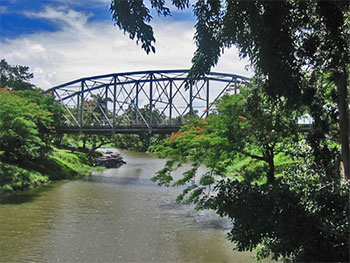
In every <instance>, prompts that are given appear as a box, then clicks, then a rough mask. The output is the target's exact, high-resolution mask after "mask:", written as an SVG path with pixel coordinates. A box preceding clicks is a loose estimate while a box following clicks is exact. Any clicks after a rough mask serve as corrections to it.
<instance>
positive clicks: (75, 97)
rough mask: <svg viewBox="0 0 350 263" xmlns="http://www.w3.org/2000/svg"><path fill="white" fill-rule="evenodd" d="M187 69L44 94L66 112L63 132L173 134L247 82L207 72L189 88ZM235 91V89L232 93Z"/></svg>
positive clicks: (94, 80) (79, 83) (105, 78)
mask: <svg viewBox="0 0 350 263" xmlns="http://www.w3.org/2000/svg"><path fill="white" fill-rule="evenodd" d="M187 75H188V70H163V71H141V72H127V73H115V74H108V75H101V76H94V77H87V78H81V79H78V80H75V81H71V82H68V83H65V84H62V85H59V86H56V87H53V88H51V89H49V90H47V91H46V93H51V94H52V95H53V96H55V98H56V100H58V101H59V102H60V103H61V104H62V105H63V106H64V108H65V109H66V116H65V119H66V120H67V121H66V123H65V125H64V126H62V127H59V130H60V131H62V132H87V133H105V132H113V133H141V132H148V133H171V132H174V131H176V130H178V129H179V127H180V126H181V123H182V122H183V120H184V119H185V116H187V115H194V114H197V115H198V116H200V117H205V116H207V115H208V112H209V111H210V110H211V109H212V107H214V106H213V105H214V104H213V103H214V102H215V101H216V100H217V99H218V98H219V97H220V96H222V95H223V94H225V93H226V92H229V91H230V90H234V91H235V92H236V91H237V90H239V88H241V87H243V86H247V85H248V84H249V79H248V78H246V77H242V76H238V75H234V74H226V73H215V72H212V73H209V74H207V75H205V76H203V77H202V78H200V79H197V80H196V82H195V83H194V84H193V85H189V86H188V87H187V88H185V86H186V84H187V80H188V79H187ZM231 87H234V88H231Z"/></svg>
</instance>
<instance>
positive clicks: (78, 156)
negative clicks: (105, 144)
mask: <svg viewBox="0 0 350 263" xmlns="http://www.w3.org/2000/svg"><path fill="white" fill-rule="evenodd" d="M101 169H104V168H103V167H97V168H96V167H92V166H91V161H90V159H89V157H88V156H87V154H85V153H82V152H76V151H75V152H72V151H70V150H63V149H57V148H54V150H53V152H52V154H51V155H48V156H46V158H44V159H43V160H41V161H40V162H37V163H34V164H30V165H25V166H24V165H19V164H14V163H6V162H0V194H5V193H13V192H15V191H22V190H25V189H28V188H33V187H36V186H38V185H43V184H46V183H48V182H50V181H54V180H63V179H71V178H77V177H79V176H84V175H87V174H89V173H90V172H91V171H93V170H101Z"/></svg>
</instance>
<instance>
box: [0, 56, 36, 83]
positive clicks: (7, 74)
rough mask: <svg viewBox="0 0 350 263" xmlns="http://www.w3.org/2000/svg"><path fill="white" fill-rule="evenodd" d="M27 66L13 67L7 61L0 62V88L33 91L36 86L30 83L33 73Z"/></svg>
mask: <svg viewBox="0 0 350 263" xmlns="http://www.w3.org/2000/svg"><path fill="white" fill-rule="evenodd" d="M28 70H29V67H27V66H11V65H9V64H8V63H7V62H6V60H5V59H2V60H1V61H0V88H5V89H7V90H31V89H33V88H34V87H35V86H34V85H33V84H31V83H30V82H28V81H29V80H30V79H32V78H33V73H29V72H28Z"/></svg>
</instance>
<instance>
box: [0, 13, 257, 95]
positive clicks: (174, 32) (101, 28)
mask: <svg viewBox="0 0 350 263" xmlns="http://www.w3.org/2000/svg"><path fill="white" fill-rule="evenodd" d="M26 15H27V16H31V17H40V18H44V19H49V20H51V21H54V22H55V23H56V24H57V25H59V27H60V30H59V31H56V32H49V33H47V32H46V33H43V32H41V33H36V34H31V35H24V36H20V37H18V38H16V39H10V40H6V41H3V42H1V43H0V57H1V58H5V59H6V60H7V62H8V63H10V64H15V65H26V66H29V67H30V71H32V72H34V79H33V83H34V84H36V85H37V86H38V87H41V88H43V89H48V88H50V87H52V86H55V85H59V84H62V83H64V82H67V81H71V80H74V79H78V78H81V77H87V76H93V75H100V74H107V73H116V72H128V71H138V70H161V69H186V68H189V67H190V66H191V58H192V56H193V53H194V51H195V45H194V44H193V34H194V29H193V25H190V24H188V23H181V22H162V23H157V24H154V25H153V26H154V30H155V34H156V39H157V42H156V49H157V51H156V54H150V55H147V54H146V53H145V52H144V51H143V50H141V47H140V46H137V45H136V44H135V41H134V40H130V39H129V37H128V36H127V35H124V34H123V32H122V31H120V30H119V29H118V28H117V27H115V26H113V22H112V21H106V22H90V21H89V20H88V17H89V15H86V14H84V13H80V12H77V11H74V10H71V9H67V8H63V7H62V8H56V9H54V8H51V7H48V8H46V9H45V11H43V12H39V13H26ZM165 21H166V20H165ZM246 64H248V62H247V61H240V60H239V59H238V56H237V54H236V52H235V50H234V49H231V50H229V51H227V52H225V54H224V55H223V56H222V58H221V60H220V62H219V65H218V66H217V67H216V68H214V69H213V71H219V72H226V73H235V74H239V75H246V76H247V75H251V73H248V72H246V71H245V70H244V66H245V65H246Z"/></svg>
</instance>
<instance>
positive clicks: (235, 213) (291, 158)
mask: <svg viewBox="0 0 350 263" xmlns="http://www.w3.org/2000/svg"><path fill="white" fill-rule="evenodd" d="M253 83H257V84H256V85H254V84H253V85H252V87H251V89H249V90H247V91H243V92H242V93H241V94H240V95H233V96H224V97H223V98H222V99H221V100H220V101H218V103H217V104H216V111H215V112H213V113H212V114H210V115H209V118H207V119H206V120H201V119H192V120H190V121H189V123H187V124H186V125H185V126H184V127H183V128H182V129H181V131H180V132H178V133H176V134H173V135H172V136H171V138H170V139H169V140H166V141H164V142H163V144H162V145H160V146H157V147H154V148H153V150H154V151H156V152H158V153H159V154H160V156H161V157H167V158H170V160H169V161H167V163H166V165H165V167H164V169H162V170H161V171H159V172H158V173H157V175H156V176H155V177H154V178H153V180H154V181H158V183H159V184H160V185H165V186H170V185H173V186H185V190H184V191H183V193H182V194H181V195H179V196H178V198H177V200H178V201H180V202H183V203H186V204H188V203H195V204H196V208H198V209H200V208H208V209H213V210H216V211H217V213H218V214H220V215H221V216H227V217H229V218H230V219H232V221H233V225H234V226H233V228H232V230H231V232H230V235H229V238H230V240H231V241H233V242H236V243H237V249H238V250H240V251H245V250H253V249H258V258H259V259H262V258H265V257H269V256H270V254H272V257H273V258H274V259H276V260H287V259H290V260H295V261H298V262H299V261H302V262H310V261H312V262H315V261H316V262H320V261H332V260H334V259H336V261H341V262H343V261H346V259H347V257H348V256H349V255H348V253H347V252H346V251H345V248H347V247H348V246H349V242H348V239H347V236H348V235H349V231H348V229H349V207H348V205H347V204H348V196H349V191H350V187H349V186H350V185H349V184H341V180H340V177H339V174H340V173H339V169H336V168H337V167H338V166H337V164H336V163H335V161H336V157H337V156H339V152H338V150H337V149H338V148H339V144H337V143H336V142H335V141H333V140H331V139H330V138H325V136H323V137H322V138H323V139H322V140H319V141H318V143H319V144H318V145H319V146H320V148H319V149H320V150H319V151H317V153H318V154H315V150H316V149H317V148H316V147H312V144H311V145H310V144H309V143H308V140H306V139H305V138H303V136H302V134H300V133H299V132H298V127H297V120H298V117H299V116H301V115H302V112H297V111H291V110H288V107H285V101H283V100H277V101H271V100H270V99H269V97H268V96H266V94H265V93H264V92H263V90H262V89H261V88H259V87H261V83H259V80H256V81H255V82H253ZM327 127H330V126H327ZM313 134H314V133H310V134H309V136H313ZM314 141H315V140H314ZM321 145H323V146H322V147H321ZM271 150H272V151H271ZM271 161H272V162H271ZM186 162H190V163H191V168H190V169H188V171H186V172H185V173H184V174H183V176H182V177H181V178H180V179H177V180H176V181H175V182H174V183H173V181H174V178H173V176H172V172H173V171H174V170H175V169H177V168H178V167H179V166H181V165H182V164H183V163H186ZM201 164H204V165H205V166H206V167H207V172H205V173H203V174H196V173H197V170H198V167H199V166H200V165H201ZM271 164H272V165H271ZM271 167H272V168H273V169H272V170H271ZM271 173H272V175H273V178H274V179H273V180H271V177H270V176H271ZM227 176H230V177H233V178H234V179H226V180H224V179H222V178H224V177H227Z"/></svg>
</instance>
